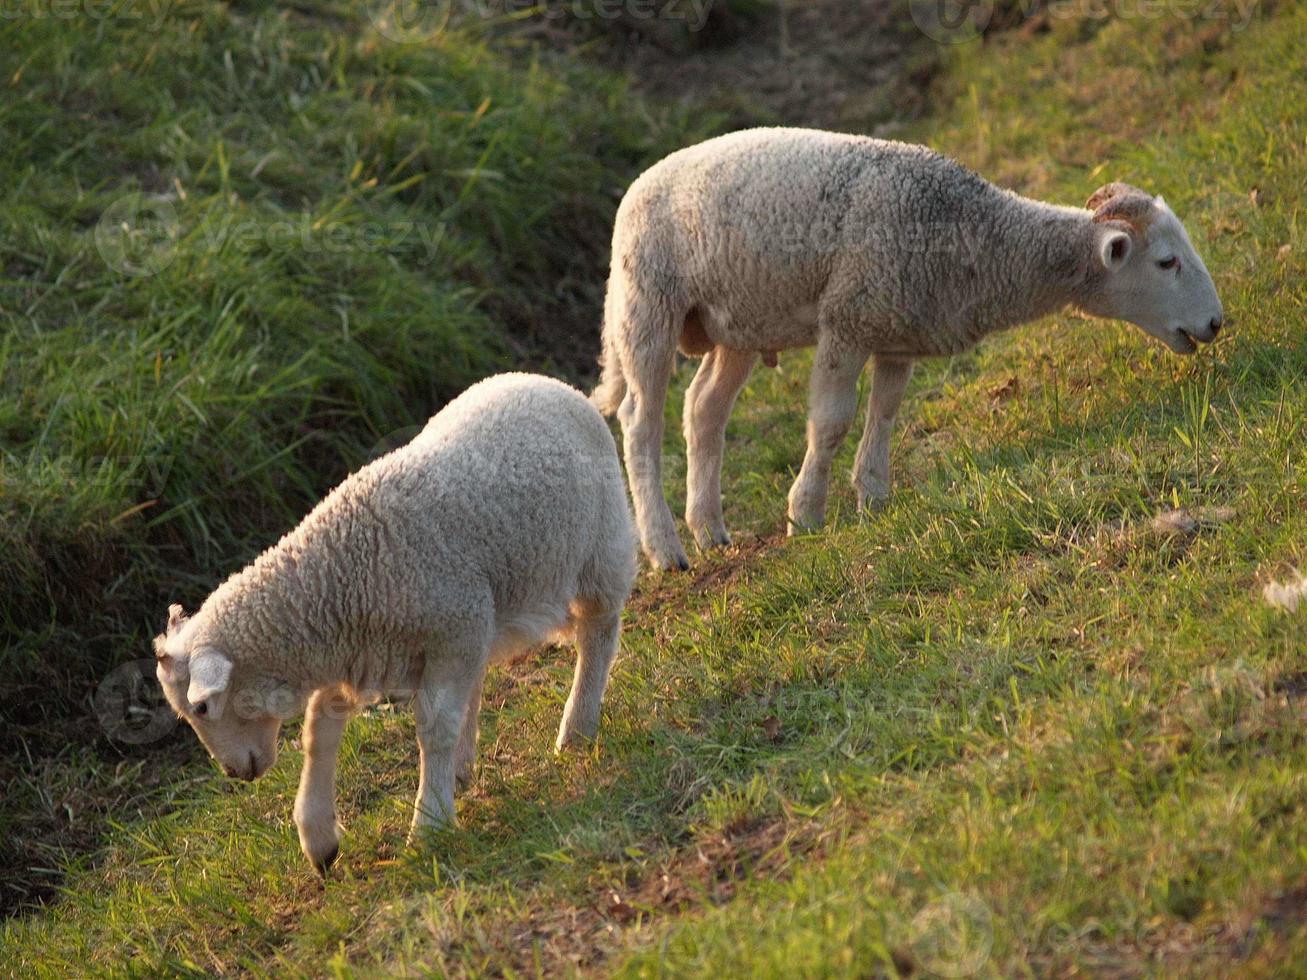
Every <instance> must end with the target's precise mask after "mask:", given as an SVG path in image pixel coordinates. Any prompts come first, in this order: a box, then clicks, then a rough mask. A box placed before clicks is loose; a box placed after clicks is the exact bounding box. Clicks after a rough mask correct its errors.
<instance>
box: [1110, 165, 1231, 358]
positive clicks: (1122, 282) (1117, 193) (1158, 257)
mask: <svg viewBox="0 0 1307 980" xmlns="http://www.w3.org/2000/svg"><path fill="white" fill-rule="evenodd" d="M1085 207H1087V208H1088V209H1089V210H1090V211H1092V212H1093V213H1094V214H1093V226H1094V245H1095V259H1096V262H1097V263H1098V264H1099V265H1100V266H1101V268H1102V272H1103V274H1102V275H1101V276H1096V277H1094V282H1095V288H1094V289H1093V290H1092V292H1091V295H1090V296H1089V297H1088V298H1087V302H1086V303H1085V307H1086V309H1088V311H1089V312H1091V313H1095V314H1097V315H1099V316H1107V317H1113V318H1115V319H1120V320H1129V321H1130V322H1131V323H1134V324H1136V325H1137V326H1139V327H1141V328H1142V329H1143V330H1144V331H1145V332H1146V333H1149V334H1152V335H1153V336H1154V337H1156V338H1157V339H1158V340H1160V341H1162V343H1164V344H1166V346H1168V347H1170V348H1171V350H1173V351H1175V352H1176V353H1177V354H1192V353H1193V352H1194V351H1195V350H1197V349H1198V344H1200V343H1203V344H1206V343H1210V342H1211V341H1213V340H1215V339H1216V335H1217V333H1218V332H1219V331H1220V329H1221V322H1222V313H1221V300H1220V299H1219V297H1217V295H1216V286H1215V285H1213V283H1212V277H1211V276H1210V275H1209V274H1208V272H1207V267H1206V266H1204V265H1203V260H1202V259H1200V258H1199V257H1198V253H1197V252H1195V251H1194V247H1193V245H1192V244H1190V242H1189V236H1188V235H1187V234H1186V233H1185V230H1184V225H1182V224H1181V223H1180V219H1179V218H1177V217H1176V216H1175V213H1174V212H1173V211H1172V210H1171V209H1170V208H1169V207H1167V206H1166V202H1165V201H1163V200H1162V199H1161V198H1160V197H1152V196H1151V195H1149V194H1147V193H1145V192H1144V191H1141V190H1139V188H1137V187H1131V186H1130V185H1129V184H1120V183H1115V184H1107V185H1105V186H1103V187H1100V188H1099V189H1098V190H1096V191H1094V193H1093V194H1092V195H1091V196H1090V198H1089V201H1088V203H1086V205H1085Z"/></svg>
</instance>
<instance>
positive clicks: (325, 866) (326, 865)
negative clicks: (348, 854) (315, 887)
mask: <svg viewBox="0 0 1307 980" xmlns="http://www.w3.org/2000/svg"><path fill="white" fill-rule="evenodd" d="M339 856H340V845H339V844H337V845H336V846H335V847H333V848H332V849H331V850H330V851H328V852H327V853H326V854H324V855H323V856H322V857H320V858H318V859H317V860H316V861H314V862H313V870H315V871H316V872H317V873H318V874H319V875H321V876H322V877H323V878H325V877H327V872H328V871H330V870H331V866H332V865H333V864H335V863H336V858H337V857H339Z"/></svg>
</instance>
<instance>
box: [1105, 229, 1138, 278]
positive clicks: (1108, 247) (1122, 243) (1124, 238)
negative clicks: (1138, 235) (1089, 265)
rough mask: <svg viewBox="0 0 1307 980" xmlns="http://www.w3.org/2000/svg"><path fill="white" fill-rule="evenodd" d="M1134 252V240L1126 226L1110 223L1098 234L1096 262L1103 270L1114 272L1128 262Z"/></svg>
mask: <svg viewBox="0 0 1307 980" xmlns="http://www.w3.org/2000/svg"><path fill="white" fill-rule="evenodd" d="M1133 250H1134V239H1133V238H1131V236H1130V228H1129V226H1128V225H1124V224H1121V223H1120V222H1115V221H1114V222H1111V223H1109V224H1107V225H1105V226H1103V228H1102V229H1101V230H1100V231H1099V233H1098V260H1099V261H1100V262H1101V263H1102V264H1103V268H1105V269H1107V270H1108V271H1109V272H1115V271H1116V270H1117V269H1120V268H1121V267H1122V266H1124V265H1125V264H1126V263H1127V262H1129V261H1130V253H1131V251H1133Z"/></svg>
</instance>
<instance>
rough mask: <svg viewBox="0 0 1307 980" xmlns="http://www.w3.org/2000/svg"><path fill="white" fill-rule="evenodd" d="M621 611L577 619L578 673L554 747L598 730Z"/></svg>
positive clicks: (562, 745) (592, 736)
mask: <svg viewBox="0 0 1307 980" xmlns="http://www.w3.org/2000/svg"><path fill="white" fill-rule="evenodd" d="M621 620H622V614H621V612H620V611H618V612H615V613H600V614H597V615H593V616H590V617H586V618H579V619H577V621H576V673H575V674H574V675H573V677H572V693H571V694H569V695H568V697H567V705H566V706H565V707H564V708H563V723H562V724H561V725H560V726H559V728H558V741H557V742H556V743H555V748H556V749H557V750H558V751H559V752H561V751H563V749H565V748H567V746H568V745H571V744H573V743H575V742H576V741H578V740H580V739H592V738H594V737H595V736H596V735H597V734H599V710H600V708H601V707H602V705H603V701H604V690H605V689H606V688H607V687H608V672H609V670H610V669H611V668H612V666H613V658H614V657H616V656H617V647H618V640H619V637H620V635H621V628H622V627H621Z"/></svg>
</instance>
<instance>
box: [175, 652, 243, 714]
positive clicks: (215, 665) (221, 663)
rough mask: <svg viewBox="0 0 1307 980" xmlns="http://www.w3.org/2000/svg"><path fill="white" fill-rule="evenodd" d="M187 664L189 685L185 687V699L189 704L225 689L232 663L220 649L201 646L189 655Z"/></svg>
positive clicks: (198, 701) (204, 699)
mask: <svg viewBox="0 0 1307 980" xmlns="http://www.w3.org/2000/svg"><path fill="white" fill-rule="evenodd" d="M189 666H190V674H191V685H190V687H188V688H187V689H186V700H187V701H189V702H190V703H191V704H199V703H200V702H201V701H207V700H208V699H209V698H211V697H213V696H214V695H215V694H221V693H222V692H223V691H225V690H227V684H228V682H229V681H230V680H231V669H232V666H233V665H232V662H231V661H230V660H228V659H227V657H226V656H224V655H223V654H222V653H221V652H220V651H218V650H215V649H214V648H213V647H202V648H201V649H200V650H199V651H198V652H197V653H194V654H192V655H191V659H190V665H189Z"/></svg>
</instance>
